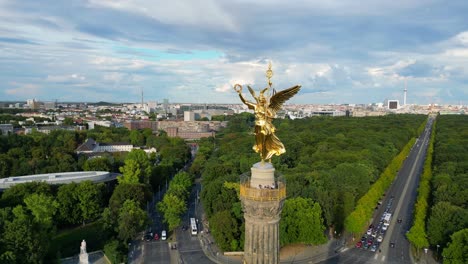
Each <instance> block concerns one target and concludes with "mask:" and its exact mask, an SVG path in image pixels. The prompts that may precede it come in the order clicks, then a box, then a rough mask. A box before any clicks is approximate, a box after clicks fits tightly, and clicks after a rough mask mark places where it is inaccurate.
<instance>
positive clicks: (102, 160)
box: [83, 157, 112, 171]
mask: <svg viewBox="0 0 468 264" xmlns="http://www.w3.org/2000/svg"><path fill="white" fill-rule="evenodd" d="M83 170H85V171H111V170H112V163H111V162H110V160H109V159H108V158H106V157H98V158H92V159H87V160H86V161H85V163H84V164H83Z"/></svg>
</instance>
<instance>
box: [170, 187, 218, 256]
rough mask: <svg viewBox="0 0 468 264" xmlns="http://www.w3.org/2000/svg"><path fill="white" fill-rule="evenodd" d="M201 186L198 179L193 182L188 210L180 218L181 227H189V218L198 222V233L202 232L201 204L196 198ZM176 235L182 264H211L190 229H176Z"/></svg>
mask: <svg viewBox="0 0 468 264" xmlns="http://www.w3.org/2000/svg"><path fill="white" fill-rule="evenodd" d="M200 190H201V184H200V179H197V180H196V181H195V185H194V187H193V188H192V192H191V193H190V198H189V200H188V205H187V207H188V210H187V213H186V214H185V215H184V217H183V218H182V221H183V225H185V226H187V227H190V218H192V217H193V218H196V219H197V220H198V232H199V233H200V231H202V230H203V225H202V224H201V222H200V221H201V208H200V207H201V206H202V205H201V202H200V201H199V199H198V198H197V196H198V195H199V194H200ZM176 234H177V244H178V245H177V246H178V249H179V254H180V258H181V259H182V261H183V263H196V264H212V263H213V262H212V261H211V260H210V259H209V258H208V257H207V256H206V255H205V253H204V252H203V250H202V247H201V244H200V240H199V238H198V236H192V234H191V231H190V228H187V230H185V231H184V230H182V228H178V229H177V230H176Z"/></svg>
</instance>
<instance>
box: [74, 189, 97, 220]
mask: <svg viewBox="0 0 468 264" xmlns="http://www.w3.org/2000/svg"><path fill="white" fill-rule="evenodd" d="M102 189H103V185H102V184H94V183H92V182H91V181H84V182H80V184H79V185H78V188H77V190H76V196H77V198H78V201H79V204H78V207H79V208H80V211H81V220H82V221H83V224H84V223H85V222H86V221H92V220H94V219H96V218H97V217H98V216H99V215H100V214H101V204H102Z"/></svg>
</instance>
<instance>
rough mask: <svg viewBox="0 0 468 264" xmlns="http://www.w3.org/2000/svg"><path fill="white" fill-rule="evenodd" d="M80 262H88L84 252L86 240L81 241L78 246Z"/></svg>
mask: <svg viewBox="0 0 468 264" xmlns="http://www.w3.org/2000/svg"><path fill="white" fill-rule="evenodd" d="M80 264H89V260H88V253H87V252H86V241H85V240H84V239H83V241H81V247H80Z"/></svg>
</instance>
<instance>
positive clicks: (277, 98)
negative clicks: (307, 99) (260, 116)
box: [269, 85, 301, 113]
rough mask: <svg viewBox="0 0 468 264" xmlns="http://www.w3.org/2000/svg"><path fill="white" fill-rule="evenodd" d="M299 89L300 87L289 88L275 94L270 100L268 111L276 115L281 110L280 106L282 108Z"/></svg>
mask: <svg viewBox="0 0 468 264" xmlns="http://www.w3.org/2000/svg"><path fill="white" fill-rule="evenodd" d="M300 89H301V86H300V85H296V86H293V87H291V88H288V89H285V90H283V91H280V92H277V93H275V94H274V95H273V96H272V97H271V98H270V105H269V107H270V109H271V110H272V112H274V113H276V112H278V111H279V110H280V109H281V106H283V104H284V102H286V101H287V100H289V98H291V97H293V96H294V95H295V94H297V92H299V90H300Z"/></svg>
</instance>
